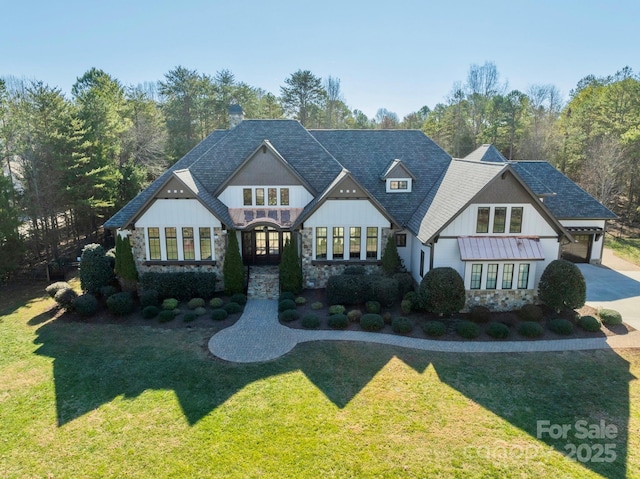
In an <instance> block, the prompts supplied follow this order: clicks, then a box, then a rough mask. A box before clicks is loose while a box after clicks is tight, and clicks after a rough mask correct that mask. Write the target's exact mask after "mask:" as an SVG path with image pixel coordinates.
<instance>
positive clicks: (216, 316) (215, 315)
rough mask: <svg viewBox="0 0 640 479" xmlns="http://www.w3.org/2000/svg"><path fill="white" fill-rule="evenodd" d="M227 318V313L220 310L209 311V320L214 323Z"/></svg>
mask: <svg viewBox="0 0 640 479" xmlns="http://www.w3.org/2000/svg"><path fill="white" fill-rule="evenodd" d="M227 316H229V313H227V312H226V311H225V310H224V309H222V308H218V309H214V310H213V311H211V319H213V320H214V321H223V320H225V319H227Z"/></svg>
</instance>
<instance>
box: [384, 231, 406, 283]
mask: <svg viewBox="0 0 640 479" xmlns="http://www.w3.org/2000/svg"><path fill="white" fill-rule="evenodd" d="M401 266H402V261H401V260H400V255H399V254H398V247H397V246H396V237H395V235H389V238H388V239H387V245H386V246H385V248H384V252H383V253H382V269H383V270H384V272H385V273H387V274H393V273H397V272H398V271H400V267H401Z"/></svg>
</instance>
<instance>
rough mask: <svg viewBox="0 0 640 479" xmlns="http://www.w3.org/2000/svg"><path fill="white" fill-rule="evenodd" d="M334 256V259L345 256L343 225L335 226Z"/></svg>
mask: <svg viewBox="0 0 640 479" xmlns="http://www.w3.org/2000/svg"><path fill="white" fill-rule="evenodd" d="M333 257H334V259H336V258H342V257H344V228H342V227H337V226H336V227H334V228H333Z"/></svg>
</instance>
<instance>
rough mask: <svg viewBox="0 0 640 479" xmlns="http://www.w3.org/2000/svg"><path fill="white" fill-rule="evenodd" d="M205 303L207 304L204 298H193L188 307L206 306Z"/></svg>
mask: <svg viewBox="0 0 640 479" xmlns="http://www.w3.org/2000/svg"><path fill="white" fill-rule="evenodd" d="M204 305H205V302H204V299H202V298H193V299H190V300H189V302H188V303H187V308H189V309H196V308H202V307H204Z"/></svg>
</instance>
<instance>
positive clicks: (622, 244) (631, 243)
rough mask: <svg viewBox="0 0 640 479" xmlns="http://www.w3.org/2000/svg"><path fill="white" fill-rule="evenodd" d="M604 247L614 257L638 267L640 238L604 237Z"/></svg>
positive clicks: (639, 263) (639, 262)
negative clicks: (612, 253) (610, 251)
mask: <svg viewBox="0 0 640 479" xmlns="http://www.w3.org/2000/svg"><path fill="white" fill-rule="evenodd" d="M604 245H605V246H606V247H607V248H611V249H612V250H613V251H614V253H615V255H616V256H619V257H620V258H622V259H625V260H627V261H629V262H631V263H633V264H636V265H638V266H640V238H613V237H610V236H606V237H605V242H604Z"/></svg>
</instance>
